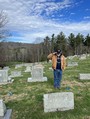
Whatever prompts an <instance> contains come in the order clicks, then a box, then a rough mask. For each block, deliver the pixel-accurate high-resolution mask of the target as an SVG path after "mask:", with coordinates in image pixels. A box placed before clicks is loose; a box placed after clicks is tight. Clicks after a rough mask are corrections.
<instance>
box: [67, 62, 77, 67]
mask: <svg viewBox="0 0 90 119" xmlns="http://www.w3.org/2000/svg"><path fill="white" fill-rule="evenodd" d="M68 66H69V67H73V66H78V63H77V62H68Z"/></svg>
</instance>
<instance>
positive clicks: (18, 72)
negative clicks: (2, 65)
mask: <svg viewBox="0 0 90 119" xmlns="http://www.w3.org/2000/svg"><path fill="white" fill-rule="evenodd" d="M20 76H22V75H21V71H11V75H10V76H9V77H20Z"/></svg>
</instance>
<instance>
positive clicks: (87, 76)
mask: <svg viewBox="0 0 90 119" xmlns="http://www.w3.org/2000/svg"><path fill="white" fill-rule="evenodd" d="M79 79H80V80H90V73H83V74H79Z"/></svg>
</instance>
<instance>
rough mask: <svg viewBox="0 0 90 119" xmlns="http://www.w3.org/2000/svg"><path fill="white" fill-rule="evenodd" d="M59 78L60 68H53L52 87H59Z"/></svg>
mask: <svg viewBox="0 0 90 119" xmlns="http://www.w3.org/2000/svg"><path fill="white" fill-rule="evenodd" d="M61 79H62V70H59V69H56V70H54V87H55V88H60V84H61Z"/></svg>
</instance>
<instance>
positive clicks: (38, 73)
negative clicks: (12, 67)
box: [28, 66, 47, 82]
mask: <svg viewBox="0 0 90 119" xmlns="http://www.w3.org/2000/svg"><path fill="white" fill-rule="evenodd" d="M31 76H32V77H31V78H28V82H37V81H41V82H43V81H47V77H43V68H42V67H37V66H33V68H32V71H31Z"/></svg>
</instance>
